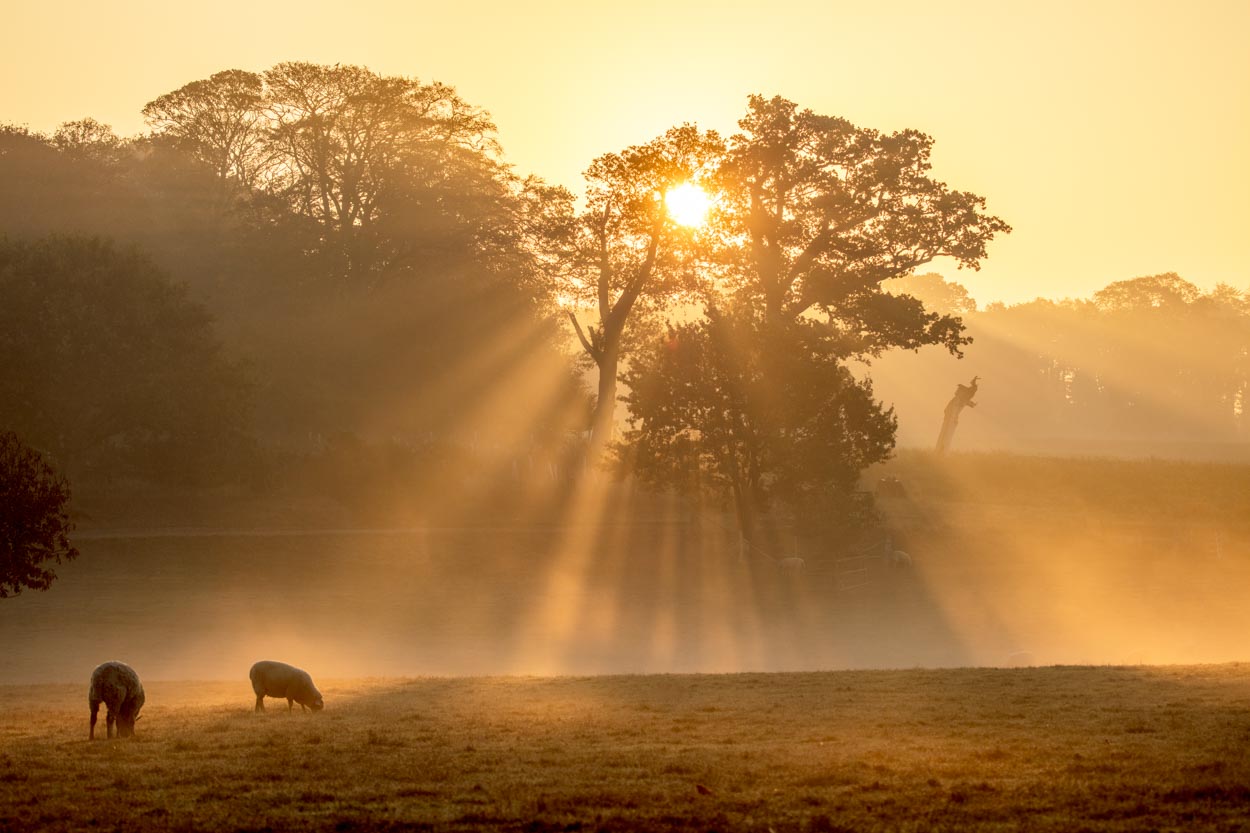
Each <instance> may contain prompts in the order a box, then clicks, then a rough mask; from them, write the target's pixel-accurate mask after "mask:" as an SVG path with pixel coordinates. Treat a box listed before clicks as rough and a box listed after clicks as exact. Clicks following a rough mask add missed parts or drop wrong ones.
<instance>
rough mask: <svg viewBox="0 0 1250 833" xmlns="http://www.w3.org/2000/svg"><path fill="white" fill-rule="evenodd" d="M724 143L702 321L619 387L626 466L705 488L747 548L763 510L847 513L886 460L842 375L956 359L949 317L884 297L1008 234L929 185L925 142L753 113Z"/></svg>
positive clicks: (655, 351) (956, 329) (875, 412)
mask: <svg viewBox="0 0 1250 833" xmlns="http://www.w3.org/2000/svg"><path fill="white" fill-rule="evenodd" d="M739 126H740V127H741V128H742V132H741V133H739V134H737V135H735V136H733V137H731V138H730V140H729V141H728V143H727V145H726V147H725V150H724V153H723V154H722V155H721V156H720V158H719V159H718V160H717V164H716V166H715V173H714V174H713V175H712V176H711V178H710V180H711V182H712V183H714V188H715V192H716V195H717V203H718V208H717V209H716V210H715V211H714V212H713V218H712V231H711V233H710V234H709V235H708V236H707V237H708V239H709V240H713V241H715V242H714V245H713V246H712V247H711V248H712V251H709V252H707V253H706V259H707V261H708V263H709V264H711V265H712V267H713V268H712V269H711V272H712V273H714V274H715V275H716V280H714V281H709V282H708V283H707V284H706V288H705V291H706V293H707V298H708V308H707V312H706V319H705V321H704V322H702V323H698V324H694V325H691V326H684V327H678V328H675V329H671V330H670V331H669V333H668V335H667V337H666V339H664V340H663V341H661V342H659V343H657V344H655V345H654V346H653V348H652V351H651V353H650V354H649V356H648V358H646V359H644V360H642V361H640V362H639V364H638V366H637V368H635V369H634V370H633V371H632V372H631V375H630V377H629V378H630V381H631V386H633V388H634V393H633V394H631V397H630V402H631V409H632V423H631V425H632V428H631V431H630V433H629V435H628V437H627V440H628V444H629V446H630V448H629V449H628V451H627V453H629V454H632V455H633V456H632V459H634V460H636V461H638V465H639V466H640V467H641V469H642V470H643V472H644V476H645V477H647V478H648V479H650V480H652V481H654V482H661V483H662V482H668V483H670V484H673V483H680V482H685V483H688V482H690V480H691V479H692V477H693V479H695V480H701V481H703V482H708V483H713V484H716V483H719V484H720V487H721V491H722V492H725V493H727V494H729V495H731V496H732V498H733V500H734V502H735V504H736V506H737V510H738V517H739V523H740V525H741V529H742V532H743V534H744V535H745V536H747V537H748V538H749V537H750V536H751V535H752V532H753V526H754V521H753V517H754V515H755V514H756V512H757V511H758V510H759V509H760V508H762V507H763V506H765V505H767V503H768V501H769V499H770V498H771V497H778V498H784V499H785V500H786V501H787V502H788V503H789V505H790V506H791V507H792V508H794V509H796V510H801V511H802V512H803V513H804V515H805V517H807V518H809V519H810V518H818V517H822V516H824V517H828V516H829V513H830V508H831V507H836V506H841V507H847V506H849V505H850V504H851V503H852V499H851V495H850V492H851V491H853V484H854V482H855V479H856V477H857V475H858V472H859V471H860V470H861V469H862V468H864V467H865V466H866V465H868V464H870V463H872V462H875V461H878V460H881V459H883V458H884V456H885V455H887V454H888V453H889V450H890V449H891V448H892V447H893V434H894V421H893V416H892V414H891V413H890V411H889V410H887V409H885V408H884V407H883V406H882V405H881V404H880V403H878V402H876V401H875V400H873V398H872V388H871V385H870V384H869V383H867V382H866V381H865V382H857V381H856V380H855V378H854V377H853V376H852V375H851V373H850V371H849V369H848V367H847V364H846V363H847V362H848V361H851V360H865V359H869V358H872V357H876V356H880V355H881V354H882V353H883V352H885V351H887V350H889V349H891V348H905V349H917V348H919V347H921V346H924V345H929V344H936V345H941V346H942V347H944V348H946V349H947V350H949V351H950V352H952V353H956V354H958V352H959V351H960V349H961V347H963V346H964V345H965V344H967V343H968V339H967V338H966V337H965V336H964V335H963V324H962V322H961V321H960V319H959V317H958V316H956V315H953V314H951V313H950V312H931V311H929V310H927V309H926V308H925V305H924V304H923V303H922V302H921V301H920V300H918V299H917V298H914V297H912V296H910V295H894V294H891V293H889V292H887V291H885V289H884V288H883V286H882V284H883V283H884V282H885V281H888V280H891V279H894V278H898V277H901V276H903V275H909V274H911V273H913V272H914V271H915V269H916V268H917V267H918V266H921V265H923V264H926V263H928V262H930V261H932V260H934V259H935V258H939V257H942V258H948V259H953V260H954V261H956V262H957V263H959V264H960V265H961V266H967V267H969V268H977V267H978V266H979V264H980V261H981V259H982V258H984V257H985V256H986V247H987V245H988V243H989V241H990V240H991V239H993V237H994V236H995V235H998V234H1002V233H1006V232H1008V231H1010V227H1009V226H1008V225H1007V224H1006V223H1005V222H1003V221H1002V220H1001V219H999V218H997V217H994V216H992V215H989V214H986V213H985V212H984V207H985V201H984V199H983V198H981V197H979V196H977V195H975V194H971V193H968V192H964V191H955V190H952V189H950V188H949V187H948V186H947V185H946V184H945V183H942V182H939V181H937V180H935V179H933V178H931V177H930V176H929V168H930V165H929V153H930V149H931V147H932V140H931V139H930V138H929V137H928V136H925V135H923V134H921V133H918V132H916V131H912V130H904V131H900V132H898V133H894V134H889V135H886V134H882V133H879V132H878V131H875V130H870V129H866V128H860V127H856V126H854V125H852V124H851V123H850V122H848V121H846V120H844V119H840V118H834V117H829V116H821V115H817V114H815V113H813V112H812V111H810V110H800V109H799V108H798V107H797V105H795V104H794V103H793V102H790V101H787V100H785V99H782V98H772V99H766V98H764V97H762V96H752V97H751V98H750V100H749V103H748V108H747V114H746V115H745V116H744V117H743V119H742V120H741V121H740V122H739ZM675 345H676V346H675ZM686 353H688V354H690V355H691V356H695V357H698V358H697V359H694V358H692V359H688V360H687V359H681V358H680V357H681V356H682V355H683V354H686ZM696 366H697V367H700V368H702V370H700V371H699V372H697V373H694V374H692V373H691V372H690V371H691V368H693V367H696ZM661 450H663V454H660V453H659V451H661ZM666 455H676V456H677V457H678V458H681V459H683V460H684V462H685V464H686V465H689V466H694V467H695V468H696V469H697V470H698V472H699V473H698V474H697V476H696V475H692V474H691V473H690V472H687V473H685V474H682V475H679V473H678V472H677V471H676V470H675V469H674V467H673V464H672V460H671V459H670V460H667V461H666V460H662V459H661V457H663V456H666Z"/></svg>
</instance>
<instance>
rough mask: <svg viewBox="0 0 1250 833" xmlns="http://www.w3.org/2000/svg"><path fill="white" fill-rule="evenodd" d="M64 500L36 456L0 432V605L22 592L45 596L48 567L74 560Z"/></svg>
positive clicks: (56, 480)
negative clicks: (4, 599)
mask: <svg viewBox="0 0 1250 833" xmlns="http://www.w3.org/2000/svg"><path fill="white" fill-rule="evenodd" d="M69 499H70V490H69V484H68V483H67V482H66V480H65V478H64V477H62V476H61V475H59V474H57V472H56V471H54V470H53V468H52V467H51V466H50V465H48V462H47V461H46V460H45V459H44V458H43V456H42V455H41V454H39V452H37V451H35V450H34V449H33V448H31V447H30V446H28V445H26V444H25V443H24V442H22V441H21V439H19V438H18V436H17V434H14V433H13V432H12V431H0V599H3V598H8V597H9V596H16V595H17V594H18V593H21V592H22V589H23V588H27V589H30V590H47V589H48V587H49V586H51V584H52V580H53V579H54V578H56V574H55V573H53V572H52V571H51V570H50V569H48V567H47V565H48V564H49V562H51V563H56V564H60V563H62V562H64V561H69V560H71V559H73V558H76V557H77V556H78V550H76V549H75V548H74V547H73V546H72V545H71V544H70V542H69V533H70V532H71V531H72V530H73V528H74V525H73V523H71V522H70V520H69V515H68V513H67V506H68V504H69Z"/></svg>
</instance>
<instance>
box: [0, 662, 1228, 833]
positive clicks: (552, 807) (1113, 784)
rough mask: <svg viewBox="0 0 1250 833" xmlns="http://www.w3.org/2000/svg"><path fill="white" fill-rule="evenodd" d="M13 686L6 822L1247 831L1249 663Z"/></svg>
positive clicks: (3, 763) (2, 802)
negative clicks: (256, 708) (303, 708)
mask: <svg viewBox="0 0 1250 833" xmlns="http://www.w3.org/2000/svg"><path fill="white" fill-rule="evenodd" d="M321 687H322V690H323V692H324V694H325V697H326V703H327V706H326V710H325V711H324V712H322V713H321V714H317V715H313V714H302V713H300V712H299V711H296V712H295V713H294V714H288V713H287V711H286V709H285V704H283V705H282V707H281V708H278V707H277V705H276V702H275V701H272V700H271V701H269V702H270V708H269V711H268V712H266V713H265V714H254V713H252V711H251V692H250V690H249V689H248V685H247V681H246V680H240V681H238V682H236V683H221V682H214V683H192V682H151V683H149V684H148V686H147V689H148V705H147V707H146V708H145V711H144V715H143V719H141V720H140V722H139V724H138V729H137V736H136V737H135V738H134V739H131V740H126V741H121V740H113V741H100V740H97V741H95V742H88V740H87V705H86V696H85V688H86V683H85V681H84V682H83V684H82V685H50V686H4V687H0V713H3V714H4V715H5V721H4V723H3V725H2V726H0V829H4V830H45V831H58V830H82V829H99V830H127V831H145V830H234V829H238V830H336V831H350V830H421V829H438V830H442V829H457V830H482V829H486V830H521V831H547V830H567V831H576V830H687V829H704V830H759V831H768V830H772V831H778V833H780V831H839V830H986V831H989V830H993V831H1002V830H1041V831H1044V830H1057V831H1058V830H1062V831H1073V830H1245V829H1250V756H1247V755H1246V749H1247V748H1248V746H1250V666H1246V665H1244V664H1239V665H1218V666H1170V667H1146V666H1142V667H1049V668H1030V669H1010V670H1008V669H960V670H910V671H845V672H820V673H797V674H734V675H706V676H698V675H695V676H686V675H661V676H616V677H611V676H605V677H555V678H538V677H486V678H484V677H478V678H416V679H373V680H347V681H332V680H328V681H322V686H321Z"/></svg>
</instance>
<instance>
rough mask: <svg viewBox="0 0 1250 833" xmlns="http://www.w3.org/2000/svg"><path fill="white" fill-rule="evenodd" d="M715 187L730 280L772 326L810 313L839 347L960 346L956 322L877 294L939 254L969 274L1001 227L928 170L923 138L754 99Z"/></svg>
mask: <svg viewBox="0 0 1250 833" xmlns="http://www.w3.org/2000/svg"><path fill="white" fill-rule="evenodd" d="M739 125H740V126H741V127H742V130H743V132H742V133H741V134H738V135H736V136H734V137H733V139H731V141H730V145H729V151H728V155H727V157H726V160H725V164H724V165H722V166H721V168H720V170H719V174H718V182H719V184H720V187H721V189H722V197H721V199H722V201H723V204H724V206H725V208H724V210H723V212H722V213H721V215H720V219H721V221H722V223H723V224H724V235H725V240H726V242H727V245H728V246H729V248H730V251H729V253H728V255H727V256H728V258H729V261H730V263H731V267H732V268H731V269H730V270H729V280H730V282H731V285H732V286H733V288H734V289H735V290H736V292H737V294H738V295H740V296H742V297H744V298H747V299H750V303H751V304H752V306H755V307H757V308H759V309H761V310H762V311H763V313H764V315H765V318H766V320H768V321H769V322H780V321H784V320H794V319H796V318H798V317H799V316H802V315H804V314H807V313H809V311H810V312H814V313H816V314H817V315H818V316H819V317H821V318H823V319H824V320H826V321H827V322H828V324H829V326H830V328H831V329H832V330H833V331H834V333H835V334H836V335H837V336H838V337H839V338H841V339H843V340H845V341H846V342H847V345H846V352H847V354H848V355H854V354H868V355H876V354H879V353H880V352H881V351H882V350H885V349H887V348H890V347H905V348H909V349H912V348H915V347H918V346H920V345H922V344H942V345H943V346H945V347H947V349H949V350H951V351H956V350H958V348H959V346H960V345H961V344H963V343H964V342H963V341H962V340H961V338H960V327H959V325H958V322H957V321H956V320H954V319H952V318H950V317H949V316H945V315H942V316H939V315H937V314H933V313H925V312H924V310H923V309H922V308H920V307H919V306H918V305H917V304H916V303H915V302H914V301H909V300H908V299H907V298H905V297H899V296H893V295H889V294H887V293H884V292H882V289H881V283H882V281H885V280H889V279H891V278H897V277H901V276H903V275H907V274H911V273H912V272H914V271H915V269H916V268H917V267H919V266H921V265H923V264H925V263H928V262H930V261H932V260H933V259H935V258H939V257H946V258H951V259H953V260H955V261H957V262H958V263H959V265H960V266H966V267H969V268H973V269H976V268H978V267H979V264H980V261H981V259H982V258H984V257H985V256H986V247H987V244H988V243H989V241H990V240H992V239H993V238H994V236H995V235H997V234H1004V233H1007V232H1009V231H1010V230H1011V228H1010V226H1008V225H1007V224H1006V223H1005V222H1003V221H1002V220H1000V219H999V218H997V217H994V216H991V215H987V214H985V213H983V209H984V207H985V200H984V199H983V198H981V197H978V196H977V195H975V194H971V193H968V192H965V191H952V190H950V189H949V188H948V187H947V186H946V185H945V183H942V182H939V181H937V180H934V179H932V178H931V177H930V176H929V175H928V172H929V168H930V163H929V153H930V149H931V147H932V144H933V140H932V139H931V138H930V137H928V136H926V135H924V134H922V133H919V132H917V131H914V130H903V131H899V132H898V133H893V134H889V135H885V134H881V133H879V132H877V131H875V130H870V129H867V128H860V127H856V126H854V125H852V124H851V123H850V122H848V121H846V120H844V119H840V118H834V117H830V116H821V115H817V114H815V113H813V112H812V111H810V110H799V109H798V107H797V106H796V105H795V104H794V103H793V102H790V101H786V100H785V99H782V98H772V99H765V98H764V97H762V96H752V97H751V98H750V101H749V105H748V108H747V114H746V116H745V117H744V118H743V119H742V120H741V121H740V122H739Z"/></svg>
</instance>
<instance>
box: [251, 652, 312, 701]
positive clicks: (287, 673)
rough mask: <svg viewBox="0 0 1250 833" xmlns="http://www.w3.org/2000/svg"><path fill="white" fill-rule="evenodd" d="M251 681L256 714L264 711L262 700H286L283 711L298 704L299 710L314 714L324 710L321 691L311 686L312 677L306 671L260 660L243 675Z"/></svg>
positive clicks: (283, 663)
mask: <svg viewBox="0 0 1250 833" xmlns="http://www.w3.org/2000/svg"><path fill="white" fill-rule="evenodd" d="M247 676H248V677H249V678H251V680H252V691H254V692H256V711H258V712H263V711H264V710H265V698H266V697H278V698H282V697H285V698H286V708H287V711H290V710H291V709H293V708H295V705H294V704H295V703H299V707H300V711H303V710H304V708H305V707H307V708H310V709H312V710H313V711H315V712H319V711H321V710H322V709H323V708H325V701H324V700H322V699H321V692H320V691H318V690H317V687H316V686H315V685H313V681H312V677H310V676H309V675H308V672H307V671H304V670H302V669H299V668H296V667H295V666H294V665H287V664H286V663H285V662H274V661H272V660H267V659H266V660H261V661H260V662H258V663H256V664H255V665H253V666H252V670H251V671H250V672H249V673H248V675H247Z"/></svg>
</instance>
